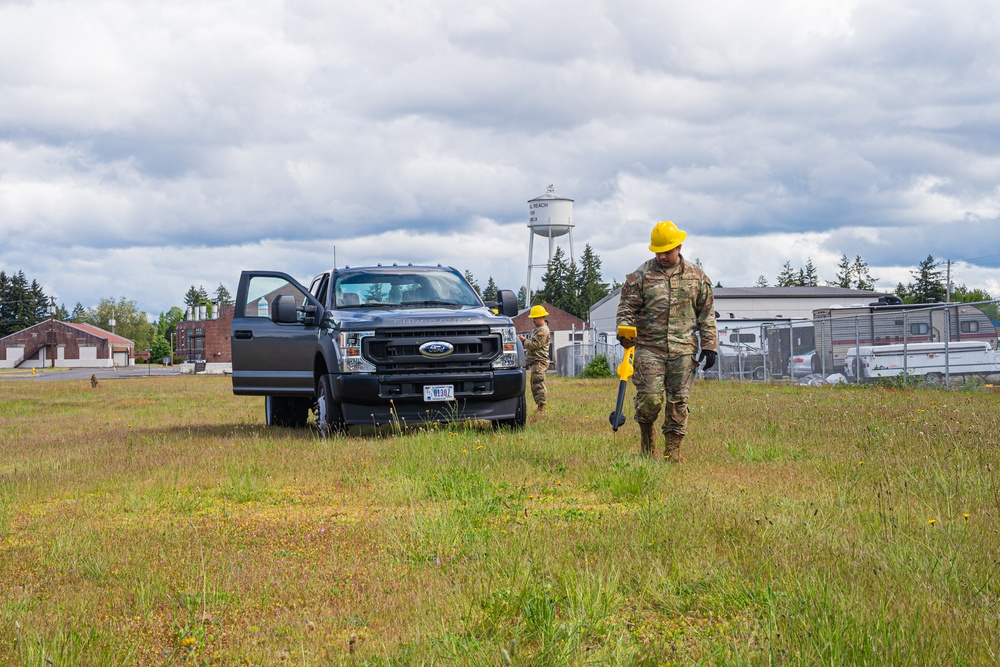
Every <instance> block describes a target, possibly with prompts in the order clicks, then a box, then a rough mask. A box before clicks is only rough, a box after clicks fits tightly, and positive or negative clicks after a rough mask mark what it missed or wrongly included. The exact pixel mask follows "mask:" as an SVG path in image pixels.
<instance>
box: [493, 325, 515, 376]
mask: <svg viewBox="0 0 1000 667" xmlns="http://www.w3.org/2000/svg"><path fill="white" fill-rule="evenodd" d="M490 333H493V334H496V335H498V336H500V344H501V348H500V355H499V356H498V357H497V358H496V359H494V360H493V368H517V332H516V331H514V325H512V324H510V325H507V326H502V327H490Z"/></svg>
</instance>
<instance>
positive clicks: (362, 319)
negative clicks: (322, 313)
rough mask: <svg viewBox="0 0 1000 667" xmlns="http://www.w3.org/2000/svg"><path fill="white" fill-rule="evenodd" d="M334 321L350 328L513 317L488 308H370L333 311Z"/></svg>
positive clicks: (495, 322)
mask: <svg viewBox="0 0 1000 667" xmlns="http://www.w3.org/2000/svg"><path fill="white" fill-rule="evenodd" d="M330 316H331V317H332V319H333V321H334V322H336V323H337V324H338V325H339V326H340V327H343V328H347V329H380V328H383V327H424V326H484V325H486V326H505V325H510V320H508V319H507V318H506V317H501V316H499V315H496V314H494V313H493V312H492V311H491V310H489V309H487V308H467V309H462V310H456V309H454V308H366V309H361V310H358V309H340V310H334V311H330Z"/></svg>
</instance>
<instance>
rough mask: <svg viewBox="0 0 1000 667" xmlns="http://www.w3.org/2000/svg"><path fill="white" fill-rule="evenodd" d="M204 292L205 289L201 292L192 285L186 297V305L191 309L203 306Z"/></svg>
mask: <svg viewBox="0 0 1000 667" xmlns="http://www.w3.org/2000/svg"><path fill="white" fill-rule="evenodd" d="M204 291H205V290H204V288H202V289H201V290H200V291H199V290H198V289H197V288H196V287H195V286H194V285H191V287H190V288H189V289H188V291H187V293H186V294H185V295H184V305H185V306H187V307H189V308H195V307H197V306H200V305H202V302H201V294H202V292H204Z"/></svg>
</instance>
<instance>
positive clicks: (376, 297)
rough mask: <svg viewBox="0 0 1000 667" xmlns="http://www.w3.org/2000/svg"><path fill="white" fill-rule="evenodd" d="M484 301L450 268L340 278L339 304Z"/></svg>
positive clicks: (462, 303) (472, 303) (421, 304)
mask: <svg viewBox="0 0 1000 667" xmlns="http://www.w3.org/2000/svg"><path fill="white" fill-rule="evenodd" d="M481 305H482V302H481V301H480V300H479V296H478V295H477V294H476V292H475V291H474V290H473V289H472V288H471V287H469V285H468V283H466V282H465V280H463V279H462V278H461V277H459V276H457V275H455V274H454V273H451V272H449V271H427V272H414V273H405V272H400V273H397V272H386V273H379V272H376V271H372V272H364V273H353V274H348V275H343V276H338V277H337V281H336V307H337V308H359V307H365V308H370V307H372V306H390V307H392V306H394V307H410V308H422V307H434V306H447V307H452V308H463V307H471V308H474V307H479V306H481Z"/></svg>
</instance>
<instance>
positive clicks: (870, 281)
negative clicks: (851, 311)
mask: <svg viewBox="0 0 1000 667" xmlns="http://www.w3.org/2000/svg"><path fill="white" fill-rule="evenodd" d="M851 274H852V276H853V277H854V287H855V289H863V290H873V289H875V283H876V282H878V278H872V275H871V273H870V272H869V271H868V262H866V261H865V260H863V259H861V255H855V257H854V263H853V264H851Z"/></svg>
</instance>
